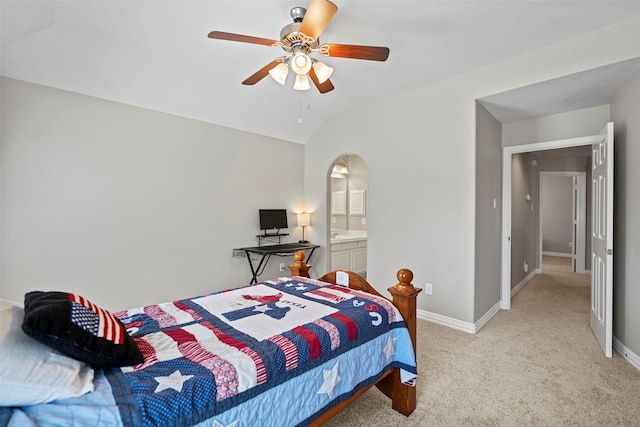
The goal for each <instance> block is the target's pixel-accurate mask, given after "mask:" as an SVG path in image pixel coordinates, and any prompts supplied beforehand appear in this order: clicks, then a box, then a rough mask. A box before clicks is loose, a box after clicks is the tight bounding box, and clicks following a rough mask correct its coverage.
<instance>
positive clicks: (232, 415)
mask: <svg viewBox="0 0 640 427" xmlns="http://www.w3.org/2000/svg"><path fill="white" fill-rule="evenodd" d="M114 314H115V316H116V317H118V318H119V319H120V321H121V322H122V323H123V324H124V325H125V327H126V328H127V331H128V332H129V335H131V336H132V337H133V339H134V340H135V342H136V344H137V345H138V347H139V348H140V350H141V352H142V354H143V356H144V361H143V363H140V364H138V365H134V366H130V367H122V368H109V369H104V370H99V371H97V372H96V380H95V382H96V392H93V393H88V394H87V395H85V396H82V397H80V398H74V399H66V400H65V401H59V402H54V404H49V405H39V406H38V409H37V411H38V412H39V414H38V415H39V416H40V417H43V418H41V419H39V420H38V421H37V422H35V424H37V425H46V422H47V418H48V417H50V416H52V415H53V414H55V411H58V412H65V413H69V411H71V412H70V414H71V415H70V416H72V418H70V420H72V421H73V424H74V425H105V424H104V423H105V422H106V423H107V424H111V422H113V424H114V425H126V426H129V425H132V426H133V425H135V426H191V425H202V426H215V427H218V426H219V427H223V426H224V427H230V426H231V427H245V426H278V427H281V426H294V425H305V424H308V423H309V422H310V421H312V420H313V419H315V418H316V417H317V416H319V415H320V414H322V413H324V412H326V411H327V410H328V409H330V408H331V407H332V406H335V405H336V404H338V403H340V402H342V401H344V400H346V399H348V398H350V397H351V396H352V395H353V394H354V393H355V392H356V391H358V390H359V389H361V388H362V387H365V386H368V385H370V384H372V383H375V382H376V381H377V380H378V379H379V378H380V377H381V376H382V375H383V374H384V373H385V372H386V371H388V370H389V369H391V368H400V369H401V373H402V376H403V381H406V382H407V383H409V382H411V381H412V380H413V379H414V378H415V376H416V373H417V372H416V362H415V354H414V352H413V345H412V342H411V339H410V337H409V333H408V330H407V329H406V326H405V324H404V321H403V320H402V317H401V315H400V313H399V312H398V310H397V309H396V308H395V307H394V306H393V304H392V303H391V302H390V301H388V300H386V299H384V298H381V297H376V296H374V295H371V294H368V293H365V292H360V291H357V290H352V289H349V288H346V287H342V286H338V285H331V284H327V283H323V282H319V281H316V280H312V279H308V278H302V277H289V278H282V279H278V280H273V281H267V282H263V283H260V284H256V285H252V286H247V287H242V288H236V289H232V290H228V291H224V292H219V293H214V294H210V295H204V296H199V297H194V298H189V299H183V300H179V301H173V302H169V303H163V304H157V305H151V306H147V307H140V308H135V309H130V310H126V311H121V312H118V313H114ZM60 402H62V404H64V405H66V406H65V409H64V410H61V409H60V407H57V406H58V405H59V404H60ZM91 406H98V413H99V415H98V413H96V412H95V410H94V411H93V412H92V411H91ZM46 407H50V408H46ZM94 409H95V408H94ZM35 411H36V410H34V411H31V408H20V409H19V410H17V411H16V413H14V414H13V417H12V418H11V419H10V421H11V423H13V422H16V423H23V422H26V421H27V420H30V419H31V420H33V418H32V417H33V413H34V412H35ZM48 411H50V412H48ZM1 419H2V417H1V416H0V420H1ZM43 420H44V421H43ZM93 421H95V424H92V422H93ZM85 422H86V423H85ZM9 425H11V424H9ZM15 425H22V424H15ZM24 425H28V424H24Z"/></svg>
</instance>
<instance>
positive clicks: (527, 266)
mask: <svg viewBox="0 0 640 427" xmlns="http://www.w3.org/2000/svg"><path fill="white" fill-rule="evenodd" d="M524 272H525V273H528V272H529V264H527V261H525V262H524Z"/></svg>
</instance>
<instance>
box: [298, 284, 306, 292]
mask: <svg viewBox="0 0 640 427" xmlns="http://www.w3.org/2000/svg"><path fill="white" fill-rule="evenodd" d="M306 289H307V287H306V286H304V285H298V286H296V291H304V290H306Z"/></svg>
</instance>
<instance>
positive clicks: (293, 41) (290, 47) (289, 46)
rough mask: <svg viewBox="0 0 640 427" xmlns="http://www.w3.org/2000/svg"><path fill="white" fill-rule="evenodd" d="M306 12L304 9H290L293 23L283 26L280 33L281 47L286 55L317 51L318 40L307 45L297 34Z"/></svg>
mask: <svg viewBox="0 0 640 427" xmlns="http://www.w3.org/2000/svg"><path fill="white" fill-rule="evenodd" d="M306 12H307V9H305V8H304V7H294V8H293V9H291V18H293V22H292V23H291V24H288V25H285V26H284V27H283V28H282V30H281V31H280V43H282V46H281V47H282V49H283V50H284V51H285V52H287V53H293V52H299V51H303V52H305V53H307V54H308V53H310V52H311V49H318V46H319V45H320V40H319V39H316V40H314V41H313V43H308V42H306V41H304V40H303V39H302V37H300V34H299V33H298V30H299V29H300V24H301V23H302V19H303V18H304V14H305V13H306Z"/></svg>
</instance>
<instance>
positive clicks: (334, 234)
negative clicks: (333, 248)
mask: <svg viewBox="0 0 640 427" xmlns="http://www.w3.org/2000/svg"><path fill="white" fill-rule="evenodd" d="M334 237H338V233H331V234H329V238H330V239H333V238H334Z"/></svg>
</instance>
